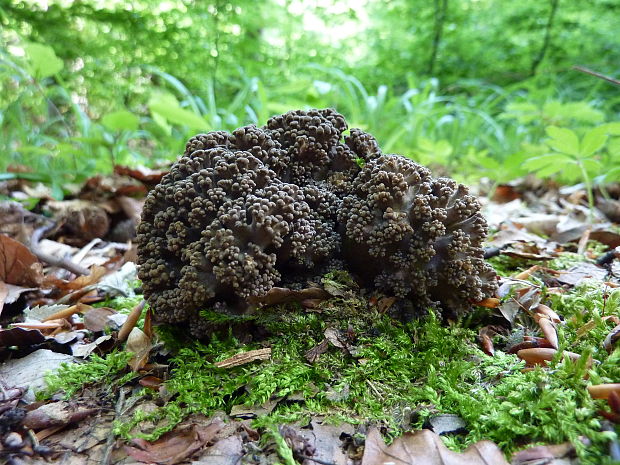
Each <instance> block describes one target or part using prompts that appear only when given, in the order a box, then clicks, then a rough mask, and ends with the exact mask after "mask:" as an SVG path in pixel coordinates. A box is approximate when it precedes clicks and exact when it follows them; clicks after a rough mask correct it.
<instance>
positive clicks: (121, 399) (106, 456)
mask: <svg viewBox="0 0 620 465" xmlns="http://www.w3.org/2000/svg"><path fill="white" fill-rule="evenodd" d="M124 404H125V389H122V388H121V392H120V393H119V394H118V400H117V401H116V408H115V409H114V420H117V419H118V417H119V416H120V415H121V412H122V410H123V405H124ZM113 447H114V431H113V428H110V433H109V434H108V439H107V440H106V443H105V451H104V453H103V457H102V458H101V465H109V464H110V458H111V457H112V449H113Z"/></svg>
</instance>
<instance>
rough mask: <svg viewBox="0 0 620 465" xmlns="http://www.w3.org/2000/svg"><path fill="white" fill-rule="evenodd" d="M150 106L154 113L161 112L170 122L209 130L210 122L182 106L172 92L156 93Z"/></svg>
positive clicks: (150, 101) (149, 103)
mask: <svg viewBox="0 0 620 465" xmlns="http://www.w3.org/2000/svg"><path fill="white" fill-rule="evenodd" d="M148 106H149V109H150V110H151V112H152V113H159V114H160V115H161V116H163V117H164V118H166V120H167V121H168V122H169V123H172V124H178V125H181V126H187V127H188V128H190V129H197V130H201V131H208V130H209V124H208V123H207V121H206V120H205V119H204V118H203V117H202V116H200V115H198V114H196V113H194V112H192V111H189V110H185V109H184V108H181V106H180V105H179V102H178V101H177V99H175V98H174V96H172V95H170V94H154V95H153V96H152V97H151V98H150V99H149V102H148Z"/></svg>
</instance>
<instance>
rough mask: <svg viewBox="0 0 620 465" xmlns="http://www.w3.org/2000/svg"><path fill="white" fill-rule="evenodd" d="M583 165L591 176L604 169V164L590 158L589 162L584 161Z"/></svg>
mask: <svg viewBox="0 0 620 465" xmlns="http://www.w3.org/2000/svg"><path fill="white" fill-rule="evenodd" d="M582 163H583V167H584V168H585V170H586V171H587V172H588V173H590V174H595V173H598V172H599V171H601V168H602V167H603V164H602V163H601V162H600V161H598V160H596V159H594V158H588V159H587V160H583V162H582Z"/></svg>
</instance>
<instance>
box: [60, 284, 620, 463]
mask: <svg viewBox="0 0 620 465" xmlns="http://www.w3.org/2000/svg"><path fill="white" fill-rule="evenodd" d="M335 278H337V277H335V276H330V277H328V278H327V279H326V282H325V283H324V284H326V285H331V286H338V285H343V284H345V283H344V282H343V280H339V279H335ZM342 290H343V293H342V295H341V296H340V297H338V298H334V299H331V300H329V301H326V302H323V303H322V304H321V306H320V307H319V308H318V309H315V310H314V311H312V312H310V311H308V310H302V309H301V308H298V307H296V306H294V305H289V306H286V307H284V306H281V307H274V308H270V309H265V310H262V311H261V312H259V314H258V315H257V316H256V318H255V320H256V321H255V323H256V324H260V325H261V326H262V327H263V328H265V329H266V330H267V332H268V333H269V334H270V336H269V337H267V338H266V339H264V340H261V341H260V342H252V343H243V342H240V339H239V338H238V337H234V336H233V332H232V331H225V332H223V333H220V334H215V335H214V336H213V338H212V339H211V341H210V342H209V343H199V342H195V341H193V342H187V343H184V344H182V343H180V341H181V339H180V338H179V335H178V334H174V331H173V330H172V329H165V328H164V329H160V334H161V335H162V337H163V339H164V340H169V341H174V343H175V346H174V347H173V350H174V355H173V356H172V357H171V359H170V360H169V364H170V367H171V370H170V377H169V379H168V380H167V381H166V389H167V391H168V392H169V393H171V394H172V397H171V400H169V401H168V402H167V403H165V404H164V405H163V406H161V407H159V408H156V409H155V410H150V411H148V412H147V411H141V410H139V409H138V410H137V412H136V413H135V414H134V416H133V418H131V419H130V421H126V422H118V423H117V424H116V427H115V431H116V433H117V434H118V435H121V436H123V437H127V438H128V437H136V436H139V437H143V438H146V439H154V438H157V437H158V436H160V435H161V434H162V433H164V432H166V431H168V430H170V429H172V428H173V427H174V426H175V425H176V424H178V422H180V421H181V420H182V419H183V418H185V417H186V416H187V415H189V414H192V413H203V414H207V415H208V414H210V413H213V412H215V411H225V412H227V413H229V412H230V411H231V409H232V408H233V407H234V406H239V405H243V406H246V407H258V406H265V407H267V406H268V405H267V404H274V403H275V404H276V406H275V408H274V409H273V411H271V412H270V413H269V414H268V415H264V416H260V417H259V418H258V419H257V420H255V426H256V427H264V428H266V430H270V431H273V427H274V426H275V425H277V424H280V423H282V422H291V421H300V420H306V419H308V418H310V417H311V416H315V415H321V416H324V417H326V418H327V420H328V421H331V422H334V423H337V422H341V421H346V422H350V423H369V422H370V423H376V424H381V425H382V426H384V427H385V430H386V431H387V435H388V437H389V438H394V437H396V436H398V435H400V434H401V433H402V432H403V431H405V430H407V429H417V428H420V427H422V425H423V424H424V422H425V420H426V419H427V418H428V417H429V416H431V415H433V414H437V413H453V414H457V415H459V416H460V417H461V418H463V419H464V420H465V421H466V423H467V430H468V433H467V434H465V435H459V436H451V437H447V438H445V441H446V443H447V444H448V445H449V446H450V447H452V448H454V449H458V450H460V449H463V448H464V447H466V446H467V445H469V444H471V443H473V442H475V441H478V440H480V439H489V440H492V441H495V442H496V443H497V444H498V445H499V446H500V447H501V448H502V449H503V450H504V452H505V453H506V454H507V455H509V454H511V453H512V452H514V451H515V450H517V449H519V448H521V447H524V446H526V445H531V444H532V443H537V442H539V443H559V442H563V441H571V442H572V443H573V444H574V445H575V446H576V447H577V450H578V454H579V456H580V457H581V459H582V461H583V463H586V464H588V463H590V464H595V463H601V461H602V457H604V456H605V455H606V449H607V444H608V441H609V440H610V439H611V438H613V437H616V433H617V431H616V433H614V432H602V431H601V421H600V418H601V417H600V416H598V414H597V410H599V409H605V408H606V406H605V402H604V401H600V400H596V401H595V400H593V399H591V398H590V396H589V394H588V392H587V390H586V387H587V385H588V384H598V383H602V382H618V380H620V350H616V351H615V352H613V353H612V354H608V353H607V352H606V351H605V350H604V349H603V347H602V345H601V343H602V341H603V340H604V338H605V336H606V334H607V333H608V332H609V330H611V328H612V327H613V322H611V321H609V320H605V319H604V316H605V315H610V314H616V315H617V314H618V313H619V306H620V291H610V290H609V289H606V288H604V286H602V285H596V284H594V283H590V284H588V285H584V286H580V287H578V288H576V289H574V290H573V291H572V292H570V293H568V294H566V295H564V296H552V297H551V298H552V299H553V302H552V305H551V306H552V307H553V308H554V309H555V310H556V311H557V312H558V313H559V314H560V315H563V316H564V317H565V318H566V323H565V324H563V325H560V327H559V338H560V344H561V346H562V348H565V349H568V350H571V351H573V352H579V353H581V354H582V359H581V360H582V362H579V363H574V362H571V361H569V360H567V359H561V358H559V359H557V360H555V361H554V362H552V363H551V365H550V366H549V367H548V368H545V369H543V368H537V369H535V370H532V371H524V370H523V368H524V365H523V362H521V361H520V360H519V359H518V358H517V357H516V356H514V355H508V354H505V353H503V352H501V351H497V352H496V354H495V356H493V357H490V356H488V355H486V354H484V353H483V352H482V351H481V350H480V349H479V348H478V344H477V341H476V334H477V332H476V331H475V330H473V329H470V328H468V327H465V324H464V322H462V321H461V322H458V323H457V324H453V325H450V326H446V325H445V324H443V323H442V322H440V321H438V319H437V317H436V316H435V315H434V314H433V313H430V314H428V315H427V316H425V317H424V318H422V319H420V320H417V321H411V322H399V321H395V320H394V319H392V318H390V317H389V316H387V315H386V314H382V313H380V312H379V311H378V307H377V306H371V305H369V304H368V299H367V298H363V297H362V296H361V295H360V294H359V292H347V289H345V288H343V289H342ZM207 314H208V312H205V315H207ZM585 325H587V328H588V331H584V330H583V327H584V326H585ZM327 329H329V330H330V331H331V332H332V333H333V332H336V334H338V335H339V336H340V338H341V341H342V344H341V345H344V348H339V347H335V346H333V345H330V346H329V347H328V349H327V351H326V352H325V353H323V354H322V355H320V357H319V358H318V360H316V361H315V362H314V363H310V362H308V360H307V359H306V354H307V352H308V351H309V350H310V349H312V348H315V347H316V346H317V345H318V344H319V343H321V341H323V339H324V338H325V332H326V330H327ZM267 346H269V347H271V349H272V357H271V359H270V360H268V361H264V362H254V363H251V364H248V365H244V366H240V367H235V368H228V369H222V368H217V367H216V366H215V365H214V363H215V362H217V361H221V360H224V359H226V358H229V357H231V356H232V355H235V354H237V353H239V352H244V351H248V350H252V349H258V348H262V347H267ZM120 355H121V354H117V355H115V357H120ZM589 355H591V356H592V357H593V358H594V359H595V360H596V362H595V363H594V364H593V365H592V367H591V368H588V367H587V366H586V363H585V361H586V360H587V358H588V356H589ZM92 363H101V360H98V359H95V360H94V362H92ZM119 363H120V362H119ZM84 366H85V365H82V366H79V367H68V368H67V370H73V369H78V368H80V369H83V368H82V367H84ZM86 366H87V365H86ZM114 366H117V367H120V364H119V365H114ZM67 375H68V372H65V373H63V374H59V376H60V377H61V378H64V379H65V380H67V382H69V381H68V380H72V381H70V382H78V377H75V376H73V377H67ZM586 375H587V376H586ZM584 378H585V379H584ZM80 379H81V378H80ZM99 379H102V378H101V377H99ZM89 382H90V381H89ZM53 386H54V387H50V390H53V389H56V388H58V384H57V383H56V384H54V385H53ZM63 389H64V390H65V392H75V391H68V390H67V387H63ZM140 395H144V396H145V397H146V398H148V397H149V396H151V395H152V394H147V393H141V394H140ZM147 425H148V426H147ZM582 438H587V439H588V441H589V442H590V445H588V446H586V445H585V444H584V442H583V441H582V440H581V439H582Z"/></svg>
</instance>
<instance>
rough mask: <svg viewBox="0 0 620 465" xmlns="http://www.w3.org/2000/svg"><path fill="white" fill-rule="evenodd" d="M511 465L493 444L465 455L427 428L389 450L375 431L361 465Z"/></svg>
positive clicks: (479, 446) (486, 443)
mask: <svg viewBox="0 0 620 465" xmlns="http://www.w3.org/2000/svg"><path fill="white" fill-rule="evenodd" d="M388 464H389V465H412V464H416V465H509V464H508V462H507V461H506V459H505V458H504V454H502V451H501V450H500V449H499V448H498V447H497V445H495V444H494V443H493V442H490V441H479V442H477V443H475V444H473V445H471V446H469V447H468V448H467V449H466V450H465V451H464V452H462V453H458V452H453V451H451V450H449V449H448V448H447V447H446V446H445V445H444V443H443V441H442V440H441V438H440V437H439V435H437V434H435V433H433V432H432V431H430V430H427V429H424V430H421V431H416V432H413V433H405V434H404V435H403V436H401V437H400V438H398V439H396V440H395V441H394V442H393V443H392V444H391V445H390V446H389V447H388V446H386V445H385V442H384V441H383V438H382V437H381V434H379V431H378V430H377V429H376V428H372V429H371V430H370V431H369V432H368V436H366V446H365V447H364V456H363V457H362V463H361V465H388Z"/></svg>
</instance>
